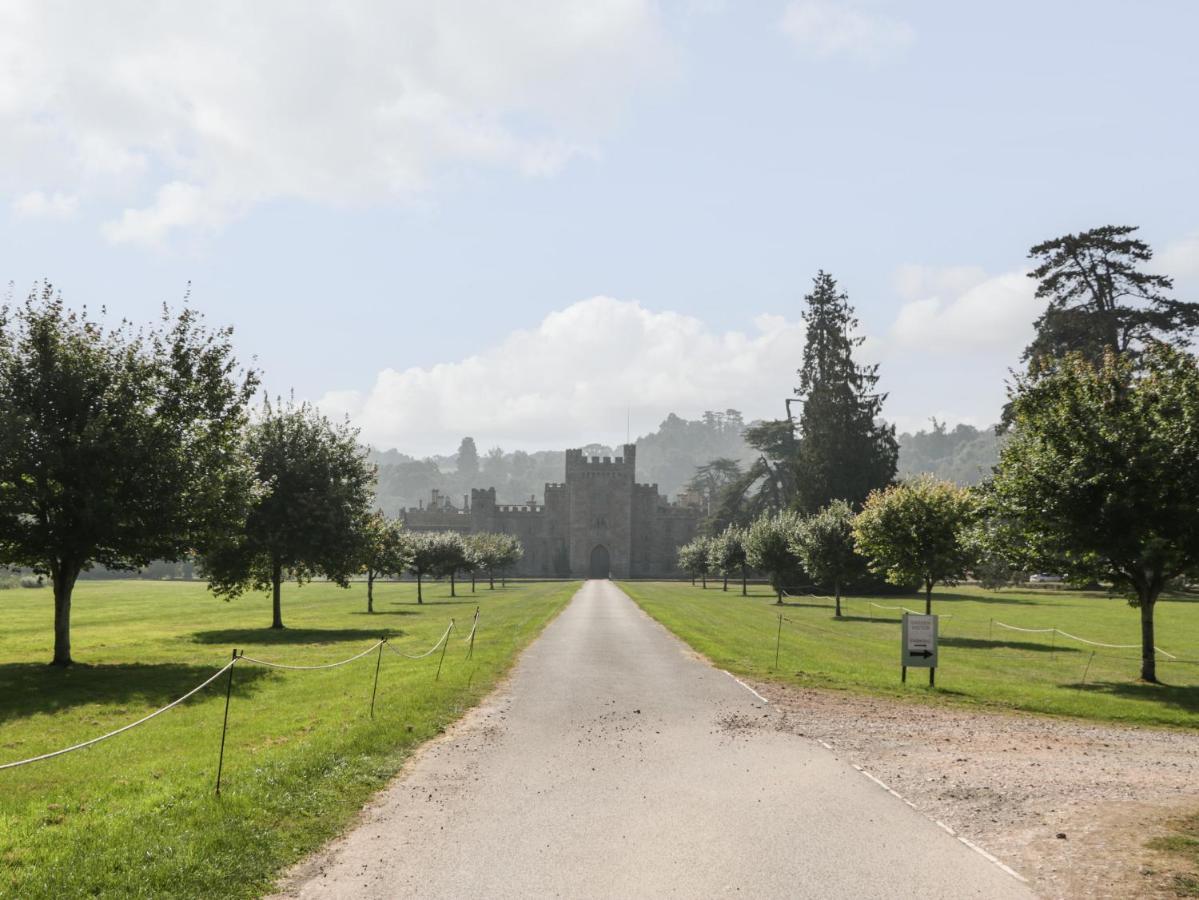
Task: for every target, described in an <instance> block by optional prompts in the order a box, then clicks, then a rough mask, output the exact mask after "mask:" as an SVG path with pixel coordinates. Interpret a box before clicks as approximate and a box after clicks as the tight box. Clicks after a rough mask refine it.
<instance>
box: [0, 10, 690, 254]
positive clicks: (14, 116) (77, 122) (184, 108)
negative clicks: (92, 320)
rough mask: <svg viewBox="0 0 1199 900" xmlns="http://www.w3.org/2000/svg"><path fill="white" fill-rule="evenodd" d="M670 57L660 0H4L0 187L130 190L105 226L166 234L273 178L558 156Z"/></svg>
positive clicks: (406, 177)
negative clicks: (295, 0) (69, 0)
mask: <svg viewBox="0 0 1199 900" xmlns="http://www.w3.org/2000/svg"><path fill="white" fill-rule="evenodd" d="M671 65H672V62H671V49H670V47H669V46H668V45H667V42H666V41H665V39H664V37H663V34H662V30H661V27H660V22H659V18H658V14H657V12H656V8H655V6H654V4H653V3H652V2H651V0H611V2H604V3H598V4H597V3H593V2H591V0H530V2H526V3H523V4H522V5H521V7H520V13H519V15H516V14H513V12H512V10H511V8H510V7H509V6H508V5H507V4H496V3H491V2H488V0H444V2H438V3H427V2H420V0H406V2H383V0H339V2H331V0H330V2H325V3H319V4H305V5H304V6H303V11H302V12H298V11H297V8H296V6H295V5H294V4H292V3H288V2H284V0H269V2H268V0H263V2H255V3H251V4H246V3H243V2H240V0H212V2H208V3H200V4H196V3H181V2H168V3H161V4H150V5H146V4H139V3H122V2H114V3H105V4H81V5H80V4H65V5H63V4H50V3H42V2H39V0H8V2H5V3H3V4H0V132H3V133H4V135H5V140H4V142H3V145H2V146H0V191H6V192H9V193H13V194H21V193H24V192H26V191H28V190H29V189H30V185H29V184H27V183H21V180H22V179H31V180H32V179H34V178H36V179H37V180H36V182H35V183H37V184H47V183H52V184H54V185H55V186H56V187H57V188H58V189H60V190H62V191H63V192H64V193H69V194H84V195H86V196H88V197H90V198H99V199H98V202H99V201H103V202H106V203H112V202H115V203H116V204H117V205H118V207H122V208H123V207H128V208H127V209H125V211H124V213H123V214H121V215H120V216H119V217H118V218H117V219H115V220H114V221H112V222H109V223H108V225H107V226H106V227H105V233H106V234H107V235H108V237H109V238H110V239H112V240H114V241H140V242H156V241H159V240H161V239H162V238H163V237H164V236H166V235H169V234H170V233H172V232H174V231H177V230H179V229H185V228H194V227H199V228H201V229H205V228H215V227H219V226H220V225H221V224H222V223H223V222H225V221H228V220H229V219H232V218H234V217H236V216H238V215H240V214H242V213H244V212H245V211H246V210H247V209H249V208H251V207H252V206H253V205H254V204H256V203H260V202H264V201H267V200H271V199H276V198H287V199H293V198H298V199H301V200H306V201H314V202H321V203H329V204H335V205H344V204H369V203H378V202H390V201H392V200H394V199H396V198H401V199H403V198H406V197H410V196H412V195H413V194H415V193H417V192H421V191H423V190H425V189H427V188H428V187H429V186H430V185H431V184H433V183H435V182H437V181H439V180H441V179H445V178H452V177H453V176H454V173H455V172H456V171H458V170H460V169H463V168H471V167H476V166H488V167H498V168H503V169H509V170H512V171H516V172H520V173H523V174H526V175H530V176H539V175H545V174H552V173H553V172H555V171H557V170H558V169H559V168H560V167H561V166H562V165H563V164H564V163H565V162H566V161H568V160H569V159H571V158H572V157H573V156H575V155H577V154H580V153H591V152H593V150H592V147H593V144H594V142H595V141H596V139H597V138H598V137H599V136H600V135H601V134H602V133H603V132H604V131H605V130H606V129H607V127H608V126H609V125H610V124H611V122H612V121H613V119H614V118H615V117H616V116H618V115H619V113H620V111H621V109H622V108H623V106H624V105H625V104H626V103H627V102H628V100H629V99H630V97H631V96H632V95H633V94H634V93H635V92H639V91H644V89H645V88H646V86H647V84H652V83H653V82H654V81H655V80H656V77H657V76H659V75H661V74H662V73H663V72H668V71H670V67H671ZM2 173H9V174H8V175H7V176H6V175H4V174H2Z"/></svg>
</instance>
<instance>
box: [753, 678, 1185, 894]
mask: <svg viewBox="0 0 1199 900" xmlns="http://www.w3.org/2000/svg"><path fill="white" fill-rule="evenodd" d="M754 687H755V688H756V689H757V690H758V691H759V692H760V693H762V694H763V695H764V696H766V697H767V698H769V699H770V701H771V702H772V703H773V704H775V705H776V707H777V710H778V712H777V714H776V715H775V716H773V717H772V718H770V719H762V720H756V721H754V722H753V723H752V724H756V725H757V726H758V727H770V728H778V729H779V730H783V731H787V732H790V733H794V734H798V735H803V736H806V737H811V738H815V739H818V740H823V741H826V742H827V743H829V744H831V745H832V747H833V749H834V751H835V752H837V753H838V754H839V755H842V756H843V757H844V758H845V759H847V760H849V761H850V762H853V763H856V764H857V765H859V766H861V767H862V768H864V769H865V770H866V771H868V772H870V773H871V774H872V775H874V776H875V777H877V778H879V779H881V780H882V781H883V782H885V783H886V784H887V785H888V786H890V787H891V788H893V789H894V790H896V791H898V792H899V793H900V794H902V795H903V796H904V797H906V798H907V799H909V800H910V801H912V802H913V803H914V804H916V806H917V808H918V809H920V811H921V812H923V813H925V814H926V815H928V816H930V817H931V818H933V819H938V820H940V821H942V822H944V823H945V824H947V825H949V826H950V827H951V828H953V829H954V830H955V831H957V832H958V833H960V834H962V835H964V836H965V837H967V838H969V839H970V840H972V841H974V842H976V843H978V844H980V845H981V846H983V847H984V848H986V849H987V850H989V851H990V852H991V853H993V854H995V855H996V856H998V857H999V858H1000V859H1001V860H1002V861H1003V862H1005V863H1007V864H1008V865H1010V866H1011V867H1012V868H1014V869H1015V870H1016V871H1017V872H1019V873H1020V874H1021V875H1023V876H1024V877H1025V878H1027V879H1028V880H1029V882H1030V884H1031V885H1032V887H1033V889H1034V890H1035V891H1037V893H1038V894H1040V895H1041V896H1044V897H1053V898H1058V897H1061V898H1067V897H1102V898H1126V897H1175V896H1177V894H1176V893H1175V891H1174V889H1173V884H1174V879H1173V875H1174V872H1173V871H1172V868H1174V864H1173V863H1172V861H1171V860H1170V858H1169V857H1168V856H1167V855H1165V854H1159V853H1155V852H1153V851H1151V850H1149V849H1147V848H1146V846H1145V845H1146V842H1147V841H1149V840H1150V839H1151V838H1154V837H1157V836H1159V835H1163V834H1165V833H1166V831H1167V828H1166V825H1167V823H1168V822H1169V821H1170V820H1172V819H1176V818H1177V817H1178V816H1179V815H1181V814H1185V813H1189V812H1194V811H1195V810H1196V809H1199V733H1194V732H1179V731H1164V730H1155V729H1139V728H1122V727H1119V726H1114V725H1098V724H1091V723H1086V722H1079V721H1072V720H1067V719H1053V718H1046V717H1039V716H1030V715H1005V714H999V713H991V712H982V711H976V710H966V709H953V708H946V707H931V706H922V705H917V704H909V703H903V702H900V701H896V700H890V699H886V698H874V697H864V696H859V695H855V694H849V693H844V692H840V691H821V690H814V689H801V688H794V689H793V688H787V687H785V686H782V685H778V684H755V685H754ZM730 724H732V723H730ZM750 724H751V723H750V722H749V721H747V722H738V723H736V726H734V727H741V728H743V727H746V726H747V725H750Z"/></svg>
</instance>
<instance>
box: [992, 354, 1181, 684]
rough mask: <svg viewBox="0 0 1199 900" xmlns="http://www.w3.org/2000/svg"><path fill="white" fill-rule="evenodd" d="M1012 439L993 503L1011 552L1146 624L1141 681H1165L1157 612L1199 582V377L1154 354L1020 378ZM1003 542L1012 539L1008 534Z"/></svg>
mask: <svg viewBox="0 0 1199 900" xmlns="http://www.w3.org/2000/svg"><path fill="white" fill-rule="evenodd" d="M1009 395H1010V397H1011V401H1012V408H1013V413H1014V428H1013V433H1012V436H1011V439H1010V440H1009V442H1008V444H1007V445H1006V446H1005V447H1004V448H1003V451H1002V453H1001V454H1000V458H999V465H998V467H997V468H996V471H995V475H994V477H993V479H992V481H991V482H990V484H989V485H988V486H987V490H986V491H985V493H984V498H985V507H984V508H985V510H986V512H987V513H988V514H989V515H990V516H992V517H994V518H995V519H996V520H997V521H998V522H1000V523H1004V524H1006V525H1007V527H1006V528H1005V529H996V530H997V531H1000V532H1001V534H1002V537H1001V546H1002V548H1003V550H1004V552H1005V553H1006V554H1008V555H1010V556H1011V557H1013V558H1014V559H1016V560H1019V561H1021V562H1023V563H1024V564H1026V565H1027V566H1028V567H1029V568H1030V569H1031V570H1034V571H1063V572H1068V573H1070V574H1071V576H1072V577H1073V578H1077V579H1079V580H1087V579H1101V580H1105V581H1109V582H1111V583H1112V584H1113V585H1114V586H1115V587H1116V588H1117V589H1120V590H1123V591H1126V592H1127V593H1128V596H1129V599H1130V602H1131V604H1132V605H1133V606H1134V607H1139V609H1140V612H1141V645H1142V647H1141V677H1142V678H1143V679H1144V680H1145V681H1148V682H1155V681H1157V668H1156V660H1155V658H1154V618H1153V613H1154V607H1155V604H1156V602H1157V599H1158V597H1159V596H1160V595H1161V592H1162V590H1163V589H1164V588H1165V586H1166V585H1167V584H1168V583H1169V582H1170V581H1171V580H1172V579H1174V578H1177V577H1179V576H1182V575H1190V574H1192V573H1196V572H1199V466H1196V465H1195V461H1196V460H1197V459H1199V366H1197V365H1196V361H1195V358H1194V357H1193V356H1191V355H1190V354H1187V353H1184V352H1182V351H1180V350H1176V349H1173V348H1171V347H1169V346H1167V345H1164V344H1157V345H1152V346H1151V347H1150V348H1149V349H1148V350H1147V351H1146V352H1145V354H1144V355H1143V357H1142V358H1141V359H1139V360H1137V359H1132V358H1130V357H1128V356H1117V355H1116V354H1113V353H1111V352H1109V353H1108V354H1107V355H1105V356H1104V358H1103V361H1102V363H1101V364H1100V365H1099V366H1097V367H1096V366H1092V365H1091V364H1089V363H1088V362H1087V361H1086V359H1085V358H1084V357H1082V356H1081V355H1077V356H1071V357H1067V359H1066V360H1064V361H1063V363H1062V364H1061V365H1060V366H1059V367H1058V368H1057V370H1056V371H1054V372H1052V373H1050V374H1047V375H1043V376H1042V377H1040V378H1037V379H1032V378H1027V377H1025V378H1021V379H1019V380H1018V381H1017V382H1016V383H1015V385H1014V386H1013V388H1012V389H1011V390H1010V392H1009ZM1003 532H1006V533H1005V534H1003Z"/></svg>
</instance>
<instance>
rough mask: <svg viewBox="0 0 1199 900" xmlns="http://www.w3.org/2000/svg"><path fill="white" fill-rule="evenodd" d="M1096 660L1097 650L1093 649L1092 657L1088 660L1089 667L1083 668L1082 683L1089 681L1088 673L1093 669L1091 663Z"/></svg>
mask: <svg viewBox="0 0 1199 900" xmlns="http://www.w3.org/2000/svg"><path fill="white" fill-rule="evenodd" d="M1094 661H1095V651H1094V650H1092V651H1091V658H1090V659H1088V660H1087V667H1086V668H1085V669H1083V670H1082V683H1083V684H1086V683H1087V673H1088V672H1090V671H1091V663H1092V662H1094Z"/></svg>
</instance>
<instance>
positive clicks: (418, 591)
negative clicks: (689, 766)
mask: <svg viewBox="0 0 1199 900" xmlns="http://www.w3.org/2000/svg"><path fill="white" fill-rule="evenodd" d="M416 602H417V603H424V602H425V598H424V597H422V596H421V593H420V572H417V573H416Z"/></svg>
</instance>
